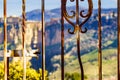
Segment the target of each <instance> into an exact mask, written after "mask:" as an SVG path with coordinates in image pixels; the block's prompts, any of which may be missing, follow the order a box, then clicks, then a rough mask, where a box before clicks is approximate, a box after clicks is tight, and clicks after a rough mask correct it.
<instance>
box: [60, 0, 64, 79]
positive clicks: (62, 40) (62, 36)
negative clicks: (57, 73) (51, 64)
mask: <svg viewBox="0 0 120 80" xmlns="http://www.w3.org/2000/svg"><path fill="white" fill-rule="evenodd" d="M63 2H64V0H61V80H64V17H63V15H64V14H63V10H62V9H63Z"/></svg>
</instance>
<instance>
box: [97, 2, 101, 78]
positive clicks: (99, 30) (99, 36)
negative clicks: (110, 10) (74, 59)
mask: <svg viewBox="0 0 120 80" xmlns="http://www.w3.org/2000/svg"><path fill="white" fill-rule="evenodd" d="M98 67H99V80H102V34H101V0H98Z"/></svg>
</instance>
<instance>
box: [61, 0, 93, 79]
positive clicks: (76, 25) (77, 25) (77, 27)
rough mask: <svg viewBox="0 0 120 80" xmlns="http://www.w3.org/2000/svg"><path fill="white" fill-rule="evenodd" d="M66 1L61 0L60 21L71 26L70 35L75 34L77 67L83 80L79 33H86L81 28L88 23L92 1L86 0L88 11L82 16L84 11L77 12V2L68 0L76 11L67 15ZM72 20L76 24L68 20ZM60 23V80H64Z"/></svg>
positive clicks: (77, 0) (85, 30)
mask: <svg viewBox="0 0 120 80" xmlns="http://www.w3.org/2000/svg"><path fill="white" fill-rule="evenodd" d="M67 1H68V0H62V7H61V8H62V12H61V14H62V15H61V16H62V20H64V19H65V20H66V21H67V22H68V23H69V24H71V25H72V26H73V31H72V29H71V28H70V29H68V32H69V33H70V34H75V33H76V34H77V37H76V39H77V54H78V61H79V65H80V69H81V80H84V70H83V65H82V61H81V57H80V33H79V32H81V33H85V32H87V28H85V29H84V30H82V26H83V25H84V24H85V23H86V22H87V21H88V19H89V18H90V16H91V14H92V9H93V3H92V0H88V5H89V9H88V13H87V14H84V12H85V10H81V11H80V12H79V0H70V1H71V2H74V1H76V11H74V10H72V11H71V13H72V15H69V14H68V12H67V8H66V5H67ZM80 1H84V0H80ZM72 18H76V23H74V22H73V21H71V20H70V19H72ZM80 18H84V21H83V22H80ZM61 23H62V33H61V35H62V36H61V37H62V38H61V41H62V55H61V58H62V59H61V60H62V61H61V62H62V74H61V75H62V80H64V68H63V67H64V63H63V62H64V59H63V58H64V56H63V55H64V47H63V46H64V35H63V34H64V32H63V31H64V25H63V24H64V21H62V22H61Z"/></svg>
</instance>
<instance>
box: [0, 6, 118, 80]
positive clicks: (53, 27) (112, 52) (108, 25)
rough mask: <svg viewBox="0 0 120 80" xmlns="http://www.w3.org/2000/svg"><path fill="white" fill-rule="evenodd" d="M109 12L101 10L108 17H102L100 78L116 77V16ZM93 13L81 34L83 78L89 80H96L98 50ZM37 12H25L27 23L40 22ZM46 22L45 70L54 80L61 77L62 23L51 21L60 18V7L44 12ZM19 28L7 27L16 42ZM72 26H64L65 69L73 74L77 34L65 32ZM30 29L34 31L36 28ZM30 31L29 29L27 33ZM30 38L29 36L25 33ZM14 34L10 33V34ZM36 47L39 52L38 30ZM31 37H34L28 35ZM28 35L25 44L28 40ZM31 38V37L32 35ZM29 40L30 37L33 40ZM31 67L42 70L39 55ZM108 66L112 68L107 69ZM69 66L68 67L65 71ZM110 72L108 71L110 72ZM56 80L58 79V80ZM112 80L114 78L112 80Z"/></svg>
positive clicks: (76, 66) (94, 12) (95, 20)
mask: <svg viewBox="0 0 120 80" xmlns="http://www.w3.org/2000/svg"><path fill="white" fill-rule="evenodd" d="M68 9H74V7H69V8H68ZM109 10H110V11H111V12H115V13H116V9H103V12H102V13H106V14H108V16H107V17H106V16H102V49H103V69H104V73H103V76H104V77H105V78H108V80H110V79H109V77H115V76H116V66H117V65H116V64H117V63H116V59H117V58H116V56H117V55H116V48H117V17H116V16H112V17H111V16H110V14H109ZM96 13H97V12H96V10H94V11H93V15H92V16H91V18H90V19H89V21H88V22H87V23H86V24H85V25H84V26H83V27H86V28H87V29H88V31H87V32H86V33H84V34H82V33H81V35H80V36H81V41H80V42H81V43H80V45H81V56H82V62H83V65H84V69H85V75H86V76H87V77H88V80H94V79H95V80H96V78H97V77H98V71H97V67H98V64H97V60H98V58H97V47H98V21H97V16H96ZM40 14H41V12H40V10H38V9H37V10H33V11H30V12H27V14H26V15H27V20H36V21H38V20H40V18H41V15H40ZM45 15H46V16H45V19H46V26H45V31H46V35H45V37H46V41H45V43H46V69H47V70H48V71H49V73H53V74H51V75H50V78H51V77H53V75H55V76H56V77H57V78H59V77H60V63H61V62H60V54H61V24H60V21H59V20H58V21H56V22H54V21H51V20H50V19H51V18H60V8H58V9H54V10H49V11H46V12H45ZM2 26H3V24H1V25H0V38H1V40H0V43H3V27H2ZM18 27H19V28H15V27H13V26H12V27H8V34H9V35H10V33H13V32H16V33H17V34H15V36H14V37H17V39H18V42H20V41H19V38H18V36H20V34H19V29H21V28H20V26H18ZM71 27H72V26H71V25H70V24H68V23H65V31H64V33H65V70H66V73H67V72H71V71H75V72H77V73H79V65H78V61H77V53H76V34H74V35H70V34H69V33H68V29H69V28H71ZM29 29H34V30H35V29H36V28H35V27H32V28H29ZM28 31H29V30H28ZM28 34H29V35H30V34H32V33H28ZM12 35H13V34H12ZM38 35H39V37H38V39H39V40H40V41H39V42H38V45H39V46H40V50H41V30H39V31H38ZM30 36H33V35H30ZM30 36H27V38H26V41H27V40H28V39H29V38H30ZM33 37H34V36H33ZM33 37H32V38H33ZM8 40H9V41H11V42H12V41H13V39H11V37H9V36H8ZM14 47H15V45H13V43H10V44H9V48H10V49H11V48H14ZM0 49H3V45H0ZM31 63H32V67H33V68H35V69H36V70H38V69H39V67H41V54H39V57H38V59H36V58H32V59H31ZM110 66H111V67H110ZM68 67H69V68H68ZM109 69H110V70H109ZM57 80H58V79H57ZM111 80H113V79H111Z"/></svg>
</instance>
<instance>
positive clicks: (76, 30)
mask: <svg viewBox="0 0 120 80" xmlns="http://www.w3.org/2000/svg"><path fill="white" fill-rule="evenodd" d="M67 1H68V0H61V79H62V80H64V75H65V74H64V27H65V26H64V21H65V20H66V21H67V22H68V23H69V24H70V25H72V27H73V30H72V29H71V28H70V29H68V32H69V33H70V34H75V35H76V43H77V56H78V61H79V67H80V73H81V80H84V69H83V65H82V61H81V57H80V33H86V31H87V28H84V29H82V26H83V25H84V24H85V23H86V22H87V21H88V19H89V18H90V17H91V14H92V10H93V6H94V5H93V1H92V0H87V2H88V5H89V7H88V8H89V9H88V13H87V14H86V15H84V14H83V12H84V10H82V11H80V12H79V2H80V1H84V0H70V1H71V2H74V1H76V10H75V11H71V12H72V15H69V14H68V12H67V9H66V5H67ZM6 2H7V0H4V72H5V75H4V80H7V79H8V75H9V71H8V70H9V69H8V66H9V61H8V59H9V58H8V57H7V11H6V5H7V4H6ZM25 2H26V0H22V36H23V38H22V39H23V43H22V47H23V48H22V54H23V67H24V71H23V73H24V74H23V80H26V55H25V42H24V40H25V29H26V24H25V21H26V14H25V13H26V11H25V8H26V7H25V6H26V4H25ZM117 3H118V4H117V5H118V7H117V9H118V22H117V23H118V58H117V61H118V67H117V69H118V70H117V71H118V80H120V1H119V0H118V2H117ZM44 4H45V2H44V0H41V7H42V14H41V15H42V80H45V74H44V72H45V23H44V13H45V10H44ZM71 18H75V19H76V20H75V22H72V21H71V20H70V19H71ZM80 18H85V19H84V21H82V22H81V21H80ZM101 31H102V29H101V0H98V64H99V66H98V67H99V68H98V69H99V80H102V48H101V46H102V42H101V40H102V36H101Z"/></svg>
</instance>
